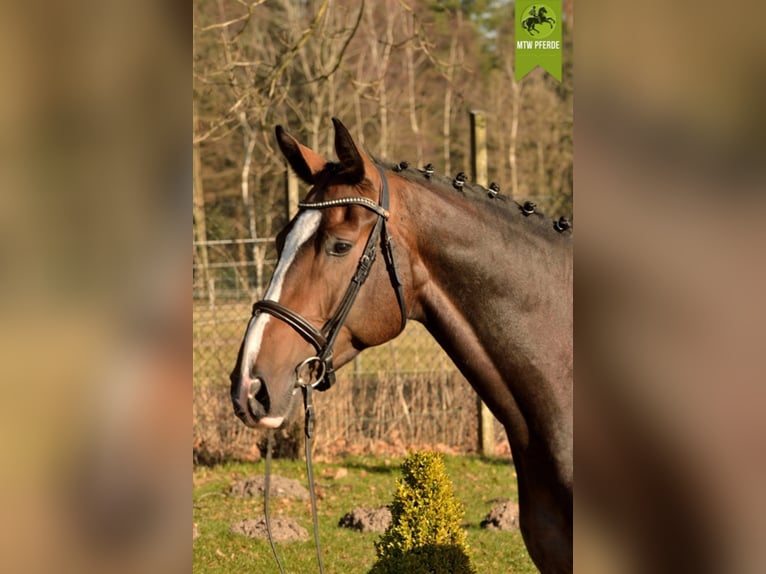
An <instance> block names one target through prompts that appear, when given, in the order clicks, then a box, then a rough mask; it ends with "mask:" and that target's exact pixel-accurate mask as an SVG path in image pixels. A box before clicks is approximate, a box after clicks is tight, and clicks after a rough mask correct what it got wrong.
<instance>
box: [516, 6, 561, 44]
mask: <svg viewBox="0 0 766 574" xmlns="http://www.w3.org/2000/svg"><path fill="white" fill-rule="evenodd" d="M549 11H551V12H552V10H551V9H550V7H548V6H545V5H542V6H539V7H535V6H531V7H530V8H529V10H527V11H526V12H523V13H522V15H521V27H522V28H523V29H524V30H526V32H527V33H528V34H529V35H530V36H535V34H539V36H535V37H537V38H545V37H546V36H549V35H550V33H551V32H553V29H554V28H555V27H556V19H555V18H553V17H552V16H548V12H549ZM542 24H548V26H549V29H547V30H546V29H543V30H538V29H537V26H540V25H542Z"/></svg>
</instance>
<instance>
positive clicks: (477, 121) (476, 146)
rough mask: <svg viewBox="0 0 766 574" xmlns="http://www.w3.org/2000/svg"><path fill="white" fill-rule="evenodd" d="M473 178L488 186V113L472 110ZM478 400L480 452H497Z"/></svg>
mask: <svg viewBox="0 0 766 574" xmlns="http://www.w3.org/2000/svg"><path fill="white" fill-rule="evenodd" d="M470 115H471V179H472V180H473V182H474V183H477V184H479V185H482V186H484V187H487V186H488V185H489V181H488V177H489V176H488V174H487V114H486V113H484V112H481V111H477V110H474V111H471V112H470ZM477 401H478V403H477V404H478V409H477V410H478V412H479V421H478V424H479V445H478V446H479V452H480V453H481V454H483V455H484V456H492V455H494V454H495V417H494V416H493V415H492V413H491V412H490V410H489V408H488V407H487V405H485V404H484V402H483V401H482V400H481V399H477Z"/></svg>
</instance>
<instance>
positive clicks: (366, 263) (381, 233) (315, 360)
mask: <svg viewBox="0 0 766 574" xmlns="http://www.w3.org/2000/svg"><path fill="white" fill-rule="evenodd" d="M375 167H377V169H378V172H379V173H380V179H381V182H382V187H381V190H380V203H375V202H374V201H372V200H371V199H368V198H366V197H362V196H358V197H341V198H338V199H331V200H328V201H318V202H301V203H299V204H298V207H299V208H301V209H327V208H330V207H339V206H344V205H360V206H362V207H364V208H366V209H369V210H370V211H372V212H373V213H375V214H376V215H377V216H378V218H377V220H376V221H375V226H374V227H373V228H372V231H371V232H370V236H369V237H368V238H367V243H366V245H365V246H364V251H363V252H362V255H361V257H360V258H359V262H358V263H357V266H356V271H355V272H354V276H353V277H352V278H351V282H350V283H349V285H348V288H347V289H346V293H345V294H344V295H343V299H342V300H341V302H340V304H339V305H338V308H337V309H336V310H335V314H334V315H333V316H332V317H331V318H330V320H329V321H327V322H326V323H325V324H324V326H323V327H322V328H321V330H320V329H317V328H316V327H314V325H312V324H311V323H310V322H309V321H307V320H306V319H305V318H304V317H302V316H301V315H299V314H298V313H296V312H295V311H292V310H290V309H288V308H287V307H285V306H284V305H282V304H281V303H278V302H276V301H270V300H267V299H263V300H261V301H258V302H257V303H256V304H255V305H253V316H254V317H255V316H256V315H258V314H259V313H268V314H269V315H272V316H274V317H276V318H277V319H279V320H280V321H284V322H285V323H287V324H288V325H290V327H292V328H293V329H294V330H295V331H296V332H297V333H298V334H299V335H300V336H301V337H303V338H304V339H305V340H306V341H308V342H309V343H311V345H313V347H314V350H315V351H316V355H315V356H313V357H309V358H308V359H306V360H304V361H302V362H301V363H300V364H298V365H297V366H296V367H295V377H296V387H306V386H310V387H312V388H316V389H317V390H319V391H326V390H327V389H329V388H330V387H331V386H332V385H333V384H335V369H334V367H333V364H332V359H333V346H334V344H335V339H336V338H337V337H338V333H339V332H340V328H341V327H342V326H343V323H344V322H345V321H346V317H347V316H348V314H349V312H350V311H351V307H352V306H353V305H354V301H355V300H356V297H357V295H358V294H359V290H360V289H361V288H362V285H363V284H364V282H365V280H366V279H367V276H368V275H369V274H370V269H371V268H372V264H373V263H374V262H375V256H376V252H377V244H378V239H380V240H381V249H382V251H383V258H384V259H385V261H386V269H387V270H388V275H389V277H390V279H391V285H392V286H393V288H394V292H395V293H396V299H397V301H398V303H399V311H400V313H401V317H402V322H401V328H402V329H404V326H405V325H406V324H407V311H406V308H405V303H404V291H403V289H402V282H401V279H400V277H399V272H398V270H397V267H396V258H395V255H394V243H393V240H392V239H391V237H390V236H389V234H388V230H387V228H386V221H387V220H388V217H389V215H390V213H389V211H388V203H389V202H388V195H389V194H388V180H387V179H386V174H385V173H384V171H383V168H381V167H380V166H375Z"/></svg>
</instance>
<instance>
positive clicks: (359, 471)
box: [193, 456, 537, 574]
mask: <svg viewBox="0 0 766 574" xmlns="http://www.w3.org/2000/svg"><path fill="white" fill-rule="evenodd" d="M444 461H445V465H446V467H447V472H448V473H449V476H450V479H451V480H452V481H453V483H454V486H455V492H456V495H457V497H458V498H459V499H460V501H461V502H463V504H464V505H465V508H466V513H465V517H464V519H463V522H464V525H465V527H466V531H467V533H468V544H469V545H470V547H471V550H472V553H473V560H474V563H475V565H476V567H477V571H478V572H480V573H481V572H494V571H498V570H499V571H502V572H514V573H535V572H537V570H536V569H535V567H534V565H533V564H532V561H531V559H530V558H529V556H528V554H527V552H526V549H525V548H524V543H523V541H522V539H521V534H520V533H519V532H518V531H512V532H495V531H488V530H484V529H482V528H480V527H479V523H480V522H481V520H482V519H483V518H484V516H485V515H486V514H487V512H488V511H489V509H490V508H491V507H492V505H493V504H494V502H492V501H493V499H495V498H512V499H514V500H515V499H516V478H515V473H514V471H513V465H512V464H511V462H510V461H509V460H508V459H504V458H485V457H479V456H445V457H444ZM400 462H401V459H396V458H381V457H378V458H373V457H356V456H355V457H342V458H337V459H334V460H332V461H322V462H317V463H315V467H314V473H315V477H316V481H317V491H318V495H319V497H320V498H319V500H318V511H319V530H320V539H321V543H322V550H323V561H324V566H325V571H326V572H327V573H328V574H331V573H337V574H354V573H364V572H368V571H369V569H370V568H371V566H372V564H373V562H374V561H375V548H374V546H373V543H374V541H375V540H377V538H378V536H379V535H378V534H370V533H364V534H363V533H359V532H356V531H352V530H349V529H346V528H339V527H338V526H337V524H338V520H340V518H341V516H343V515H344V514H345V513H346V512H349V511H351V510H352V509H353V508H355V507H357V506H379V505H384V504H388V503H389V502H390V501H391V499H392V498H393V493H394V488H395V481H396V478H397V477H398V476H399V464H400ZM272 467H273V472H274V474H279V475H282V476H286V477H289V478H294V479H297V480H299V481H301V483H302V484H304V485H305V484H306V469H305V464H304V463H303V462H302V461H287V460H275V461H274V462H273V465H272ZM340 469H345V470H346V471H347V474H345V476H342V474H343V471H341V472H340V473H339V472H338V471H339V470H340ZM262 473H263V462H258V463H247V464H246V463H228V464H224V465H221V466H217V467H214V468H207V467H198V468H196V469H195V471H194V476H193V480H194V522H195V524H196V525H197V526H198V528H199V532H200V537H199V538H197V540H195V542H194V572H195V573H197V574H218V573H220V574H224V573H225V574H229V573H230V572H258V573H261V572H263V573H266V572H278V569H277V566H276V564H275V563H274V559H273V557H272V555H271V550H270V548H269V545H268V542H266V541H260V540H253V539H250V538H246V537H244V536H239V535H235V534H231V533H230V532H229V527H230V526H231V524H233V523H235V522H237V521H239V520H242V519H244V518H251V517H252V518H255V517H258V516H261V515H262V514H263V501H262V499H261V498H254V499H247V498H235V497H230V496H229V495H228V488H229V486H230V485H231V483H232V482H234V481H236V480H238V479H241V478H244V477H247V476H250V475H255V474H262ZM336 475H337V476H338V477H339V478H335V476H336ZM272 513H273V514H274V515H277V514H284V515H287V516H290V517H291V518H293V519H295V520H297V521H298V522H299V523H300V524H301V525H302V526H303V527H304V528H306V529H307V530H308V531H309V533H311V511H310V506H309V503H308V502H301V501H294V500H293V501H290V500H283V499H276V498H274V499H272ZM310 536H311V534H310ZM277 549H278V552H279V553H280V556H281V558H282V561H283V564H284V566H285V570H286V571H287V572H293V573H295V572H298V573H300V572H317V571H318V567H317V564H316V555H315V550H314V546H313V538H311V539H310V540H309V541H307V542H293V543H282V544H278V546H277Z"/></svg>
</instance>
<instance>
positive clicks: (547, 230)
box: [373, 158, 571, 241]
mask: <svg viewBox="0 0 766 574" xmlns="http://www.w3.org/2000/svg"><path fill="white" fill-rule="evenodd" d="M373 161H375V162H376V163H378V164H379V165H382V166H383V167H385V168H386V169H388V170H390V169H391V165H393V164H391V163H390V162H385V161H380V160H378V159H377V158H373ZM395 174H396V175H399V176H401V177H403V178H404V179H406V180H407V181H409V182H412V183H414V184H417V185H422V186H423V187H428V188H431V189H434V190H437V191H439V192H442V193H449V194H456V195H459V196H462V197H465V198H466V199H468V200H469V201H471V202H472V203H473V204H475V205H477V206H479V207H480V208H482V209H489V210H492V212H493V213H495V214H496V213H498V212H500V213H501V214H502V216H503V218H505V219H507V220H508V222H509V223H510V222H522V221H523V224H524V225H526V226H527V228H528V229H529V230H530V231H532V232H534V233H535V234H537V235H542V236H544V237H547V238H549V239H550V240H552V241H560V240H561V238H562V237H564V238H566V237H571V231H570V233H559V232H558V231H556V230H555V229H554V228H553V222H554V220H553V219H551V218H550V217H548V216H546V215H545V214H543V213H541V212H539V211H535V213H533V214H531V215H524V214H523V213H522V212H521V206H522V204H520V203H518V202H517V201H516V200H514V199H512V198H510V197H508V196H507V195H504V194H502V193H500V194H498V195H497V196H496V197H494V198H493V197H489V195H488V192H489V190H488V189H487V188H484V187H482V186H481V185H478V184H476V183H474V182H471V181H466V182H465V183H464V184H463V188H462V189H461V190H457V189H455V188H454V187H453V186H452V177H451V176H446V175H440V174H436V173H435V174H433V175H432V176H430V177H426V176H425V175H423V173H422V172H421V171H420V169H418V168H413V167H408V168H407V169H403V170H401V171H399V172H395Z"/></svg>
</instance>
